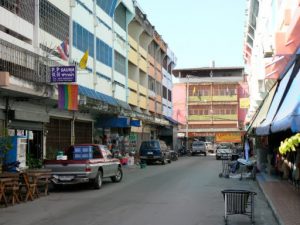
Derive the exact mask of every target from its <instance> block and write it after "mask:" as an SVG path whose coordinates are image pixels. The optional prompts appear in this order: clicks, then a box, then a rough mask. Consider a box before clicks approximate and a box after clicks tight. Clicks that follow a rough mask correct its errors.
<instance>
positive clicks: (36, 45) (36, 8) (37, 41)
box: [33, 0, 40, 54]
mask: <svg viewBox="0 0 300 225" xmlns="http://www.w3.org/2000/svg"><path fill="white" fill-rule="evenodd" d="M39 5H40V0H35V1H34V27H33V48H34V52H35V53H36V54H39V53H40V38H39V37H40V29H39V28H40V9H39V8H40V6H39Z"/></svg>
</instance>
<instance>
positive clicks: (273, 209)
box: [256, 175, 285, 225]
mask: <svg viewBox="0 0 300 225" xmlns="http://www.w3.org/2000/svg"><path fill="white" fill-rule="evenodd" d="M257 178H259V179H262V178H261V176H260V175H258V176H256V182H257V183H258V187H259V189H260V190H261V192H262V193H263V194H264V196H265V198H266V199H267V202H268V205H269V206H270V208H271V209H272V212H273V215H274V217H275V219H276V220H277V222H278V224H279V225H285V224H284V223H283V221H282V220H281V218H280V217H279V215H278V212H277V210H276V208H275V206H274V205H273V203H272V200H271V199H270V197H269V196H268V194H267V193H265V191H264V188H263V187H262V184H261V183H262V182H261V181H258V179H257Z"/></svg>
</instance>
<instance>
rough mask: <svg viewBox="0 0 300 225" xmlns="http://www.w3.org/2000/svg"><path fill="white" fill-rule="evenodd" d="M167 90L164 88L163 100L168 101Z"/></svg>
mask: <svg viewBox="0 0 300 225" xmlns="http://www.w3.org/2000/svg"><path fill="white" fill-rule="evenodd" d="M167 94H168V93H167V88H166V87H165V86H163V98H164V99H167V98H168V96H167Z"/></svg>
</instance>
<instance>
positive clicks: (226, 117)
mask: <svg viewBox="0 0 300 225" xmlns="http://www.w3.org/2000/svg"><path fill="white" fill-rule="evenodd" d="M188 119H189V120H201V121H209V120H214V121H215V120H230V121H236V120H237V119H238V116H237V114H222V115H221V114H214V115H189V117H188Z"/></svg>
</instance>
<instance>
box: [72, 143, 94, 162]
mask: <svg viewBox="0 0 300 225" xmlns="http://www.w3.org/2000/svg"><path fill="white" fill-rule="evenodd" d="M92 158H93V146H75V147H74V152H73V159H75V160H76V159H77V160H80V159H92Z"/></svg>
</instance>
